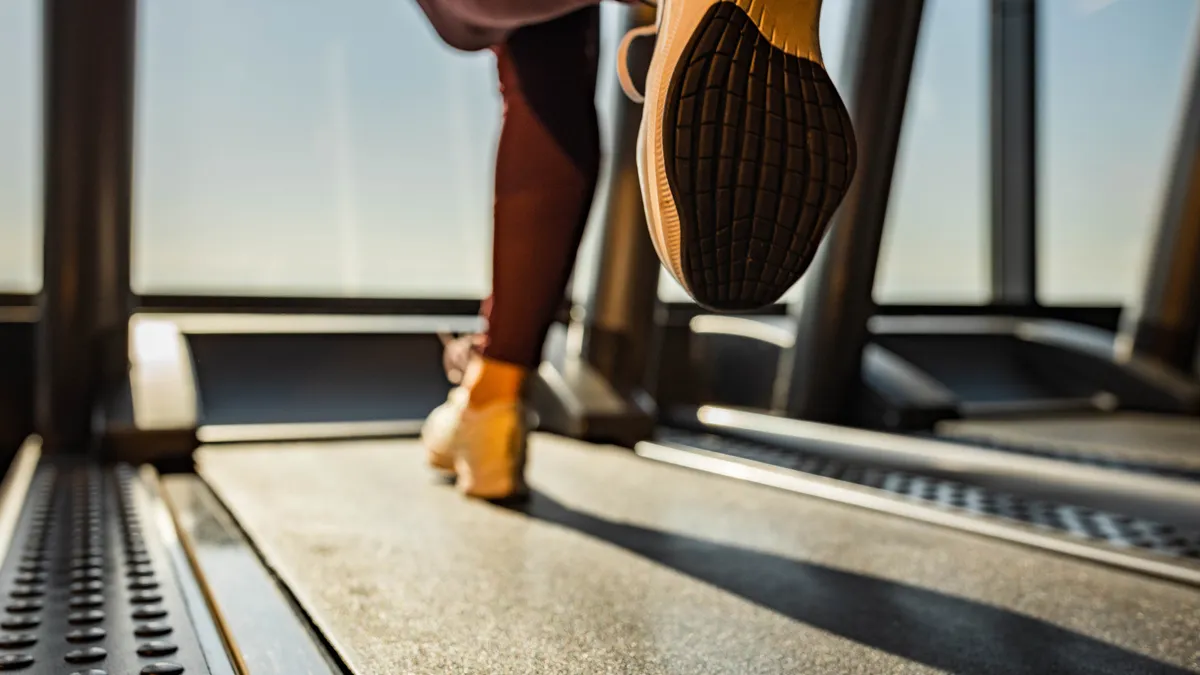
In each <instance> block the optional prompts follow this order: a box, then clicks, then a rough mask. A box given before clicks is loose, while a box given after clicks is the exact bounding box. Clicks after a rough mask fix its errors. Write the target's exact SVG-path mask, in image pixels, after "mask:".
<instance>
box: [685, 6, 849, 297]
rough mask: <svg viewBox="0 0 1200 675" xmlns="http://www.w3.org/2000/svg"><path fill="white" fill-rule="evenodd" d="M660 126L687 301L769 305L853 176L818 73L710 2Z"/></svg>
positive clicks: (741, 16)
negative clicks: (688, 294) (676, 217)
mask: <svg viewBox="0 0 1200 675" xmlns="http://www.w3.org/2000/svg"><path fill="white" fill-rule="evenodd" d="M663 127H664V128H663V145H664V148H663V149H664V155H665V157H666V167H665V169H666V175H667V182H668V184H669V185H670V187H671V191H672V193H673V196H674V197H675V202H676V207H677V208H678V211H679V216H680V218H679V220H680V233H679V234H680V247H681V255H682V263H683V264H682V267H683V274H684V276H685V282H686V284H687V286H688V289H689V290H690V291H691V293H692V296H693V297H694V298H695V299H696V301H697V302H699V303H700V304H701V305H705V306H707V307H709V308H712V309H719V310H726V311H737V310H747V309H754V308H758V307H762V306H764V305H767V304H770V303H773V302H775V301H777V300H778V299H779V298H780V297H781V296H782V295H783V294H784V293H785V292H787V290H788V289H789V288H791V287H792V286H793V285H795V283H796V282H797V281H798V280H799V279H800V276H801V275H803V274H804V272H805V270H807V269H808V266H809V265H810V264H811V263H812V259H813V257H814V255H815V254H816V250H817V246H818V244H819V243H820V241H821V238H822V237H823V235H824V234H825V231H826V230H827V229H828V227H829V221H830V219H831V218H832V217H833V213H834V212H835V211H836V210H837V207H838V205H839V204H841V201H842V198H843V197H844V196H845V194H846V190H847V188H848V187H849V185H850V181H851V179H852V178H853V176H854V169H855V164H856V149H855V140H854V132H853V129H852V128H851V126H850V116H849V114H848V113H847V112H846V108H845V106H844V105H843V104H842V101H841V98H840V97H839V96H838V94H837V91H836V90H835V89H834V86H833V82H832V81H831V80H830V79H829V74H828V73H826V72H825V69H824V68H823V67H822V66H821V65H820V64H818V63H815V62H813V61H810V60H808V59H804V58H800V57H797V56H792V55H790V54H787V53H785V52H784V51H782V50H780V49H779V48H777V47H774V46H773V45H771V43H770V42H769V41H768V39H767V38H766V37H765V36H764V35H763V34H762V33H761V32H760V31H759V29H758V27H757V26H756V25H755V24H754V21H753V20H751V19H750V17H749V16H748V15H747V14H746V12H745V11H743V10H742V9H741V8H740V7H738V6H737V5H735V4H733V3H731V2H721V3H718V4H716V5H713V7H711V8H710V9H709V11H708V13H707V14H706V15H705V17H704V19H703V20H702V21H701V23H700V25H699V26H698V28H697V29H696V31H695V33H694V34H693V35H692V37H691V39H690V41H689V42H688V44H687V45H686V47H685V48H684V50H683V53H682V54H681V57H680V60H679V63H678V64H677V65H676V68H675V72H674V73H673V76H672V78H671V83H670V87H669V89H668V91H667V100H666V108H665V110H664V115H663Z"/></svg>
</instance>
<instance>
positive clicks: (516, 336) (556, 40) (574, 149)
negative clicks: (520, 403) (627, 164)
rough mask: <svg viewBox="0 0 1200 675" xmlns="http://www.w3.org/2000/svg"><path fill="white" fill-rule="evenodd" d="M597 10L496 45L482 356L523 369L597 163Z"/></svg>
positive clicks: (556, 294) (544, 327) (552, 308)
mask: <svg viewBox="0 0 1200 675" xmlns="http://www.w3.org/2000/svg"><path fill="white" fill-rule="evenodd" d="M598 30H599V10H598V8H597V7H594V6H593V7H588V8H586V9H583V10H580V11H577V12H575V13H572V14H569V15H567V16H565V17H562V18H560V19H556V20H554V21H551V22H549V23H545V24H539V25H536V26H529V27H526V28H521V29H519V30H517V31H515V32H514V33H513V34H512V35H511V37H510V38H509V39H508V41H507V42H506V43H505V44H504V45H502V46H500V47H497V48H496V54H497V63H498V67H499V76H500V88H501V93H502V96H503V100H504V124H503V127H502V130H501V133H500V145H499V150H498V153H497V161H496V195H495V199H496V201H495V225H494V236H493V244H492V247H493V249H492V251H493V252H492V298H491V303H490V305H491V307H490V308H489V312H488V323H489V328H488V333H487V343H486V345H485V346H484V348H483V353H484V355H485V356H486V357H487V358H489V359H493V360H497V361H503V362H505V363H510V364H514V365H517V366H520V367H522V368H533V367H535V366H537V364H538V362H539V361H540V360H541V354H542V343H543V342H544V340H545V337H546V332H547V331H548V330H549V328H550V324H551V323H552V322H553V320H554V317H555V315H556V314H557V311H558V309H559V307H560V306H561V304H562V300H563V296H564V293H565V290H566V284H567V281H568V279H569V277H570V274H571V270H572V268H573V267H574V264H575V255H576V250H577V249H578V248H579V242H580V240H581V239H582V237H583V229H584V225H585V223H586V222H587V217H588V212H589V210H590V208H591V205H592V196H593V193H594V191H595V188H596V177H597V174H598V172H599V166H600V131H599V123H598V121H597V117H596V106H595V92H596V54H597V51H598V48H599V44H598V42H599V41H598Z"/></svg>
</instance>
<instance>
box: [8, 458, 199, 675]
mask: <svg viewBox="0 0 1200 675" xmlns="http://www.w3.org/2000/svg"><path fill="white" fill-rule="evenodd" d="M139 489H141V488H140V487H139V485H138V484H137V483H136V481H135V480H134V474H133V471H132V469H130V468H129V467H117V468H101V467H99V466H96V465H89V464H85V463H78V462H72V461H64V460H59V461H53V460H47V459H43V460H42V462H41V464H40V465H39V467H38V470H37V473H36V474H35V476H34V479H33V482H32V484H31V486H30V490H29V493H28V495H27V496H26V499H25V504H24V505H23V508H22V512H21V516H20V519H19V521H18V523H17V527H16V530H15V531H14V537H13V540H12V542H10V546H9V549H8V553H7V555H6V556H5V559H4V563H3V566H2V567H0V593H2V594H3V598H2V600H0V601H2V602H3V605H2V609H0V611H2V613H0V672H18V673H20V672H27V673H64V674H66V673H84V674H87V675H101V674H104V673H113V674H116V673H119V674H120V675H137V674H139V673H145V674H149V675H155V674H157V675H162V674H175V675H178V674H183V675H193V674H195V675H199V674H202V673H203V674H207V673H209V672H210V670H209V668H208V665H207V662H206V659H205V655H204V654H203V653H202V651H201V647H200V644H199V641H198V640H197V637H196V634H195V630H194V628H193V626H192V623H191V618H190V616H189V614H188V608H187V607H186V606H185V604H184V600H183V595H182V592H181V590H180V588H179V585H178V580H177V578H176V576H175V570H174V567H173V566H172V564H171V561H170V560H169V559H168V556H167V554H166V550H165V548H164V546H163V542H162V541H161V538H160V536H159V534H158V532H157V529H156V528H155V527H154V526H153V525H152V524H150V523H147V522H145V521H146V520H148V519H147V514H144V513H142V508H141V507H140V506H139V502H138V500H137V499H136V498H135V492H136V491H137V490H139Z"/></svg>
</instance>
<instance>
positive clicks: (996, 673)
mask: <svg viewBox="0 0 1200 675" xmlns="http://www.w3.org/2000/svg"><path fill="white" fill-rule="evenodd" d="M505 508H508V509H511V510H513V511H517V512H519V513H523V514H525V515H527V516H529V517H532V518H537V519H538V520H542V521H545V522H548V523H553V524H556V525H560V526H562V527H568V528H570V529H573V530H576V531H578V532H581V533H583V534H586V535H589V536H591V537H595V538H597V539H601V540H604V541H606V542H609V543H611V544H614V545H616V546H620V547H621V548H624V549H626V550H628V551H630V552H631V553H635V554H637V555H640V556H642V557H644V558H647V559H649V560H652V561H655V562H657V563H659V564H662V565H666V566H668V567H671V568H673V569H675V570H677V571H679V572H682V573H683V574H686V575H688V576H690V577H692V578H695V579H697V580H699V581H703V582H706V583H709V584H712V585H714V586H717V587H719V588H722V589H724V590H726V591H728V592H730V593H733V594H735V595H738V596H740V597H742V598H744V599H746V600H749V601H750V602H753V603H755V604H758V605H760V606H762V607H766V608H768V609H771V610H773V611H775V612H778V613H780V614H783V615H785V616H788V617H791V618H792V619H795V620H796V621H800V622H803V623H806V624H809V625H811V626H815V627H817V628H820V629H823V630H826V631H829V632H831V633H835V634H837V635H840V636H842V637H845V638H847V639H850V640H854V641H855V642H859V643H861V644H864V645H867V646H870V647H874V648H876V649H880V650H883V651H886V652H889V653H892V654H895V655H897V656H900V657H903V658H906V659H910V660H913V661H917V662H920V663H924V664H926V665H929V666H932V667H934V668H939V669H943V670H947V671H950V672H954V673H988V674H990V675H1009V674H1012V675H1017V674H1024V673H1033V672H1038V673H1062V674H1066V673H1112V674H1113V675H1117V674H1120V675H1133V674H1135V673H1137V674H1140V673H1163V674H1176V673H1178V674H1181V675H1182V674H1185V673H1189V672H1190V671H1187V670H1184V669H1181V668H1178V667H1176V666H1172V665H1169V664H1165V663H1163V662H1161V661H1157V660H1155V659H1152V658H1149V657H1147V656H1143V655H1141V654H1137V653H1135V652H1131V651H1129V650H1126V649H1122V648H1121V647H1117V646H1114V645H1111V644H1108V643H1105V642H1102V641H1100V640H1097V639H1095V638H1091V637H1088V636H1086V635H1081V634H1079V633H1076V632H1073V631H1070V630H1067V629H1065V628H1062V627H1059V626H1056V625H1054V624H1052V623H1049V622H1046V621H1042V620H1040V619H1035V618H1032V617H1028V616H1024V615H1022V614H1017V613H1015V612H1011V611H1008V610H1004V609H1000V608H997V607H993V606H990V605H985V604H982V603H978V602H974V601H971V600H966V599H963V598H956V597H953V596H950V595H946V594H943V593H939V592H937V591H931V590H927V589H923V588H918V587H915V586H908V585H905V584H900V583H896V582H893V581H886V580H883V579H878V578H875V577H869V576H863V575H859V574H853V573H850V572H843V571H840V570H835V569H832V568H830V567H825V566H823V565H817V564H813V563H806V562H800V561H797V560H792V559H789V558H783V557H780V556H775V555H771V554H769V553H761V552H758V551H752V550H748V549H744V548H739V547H736V546H729V545H727V544H720V543H716V542H711V541H704V540H700V539H694V538H691V537H687V536H681V535H678V534H671V533H666V532H661V531H657V530H651V529H647V528H644V527H639V526H636V525H628V524H624V523H617V522H613V521H609V520H604V519H602V518H597V517H595V516H592V515H589V514H587V513H583V512H581V511H575V510H572V509H569V508H567V507H565V506H563V505H562V504H560V503H558V502H557V501H555V500H554V499H553V498H551V497H548V496H547V495H545V494H543V493H540V492H536V491H535V492H533V494H531V495H530V498H529V499H528V500H527V501H526V502H524V503H522V504H508V505H505Z"/></svg>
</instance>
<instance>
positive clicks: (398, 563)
mask: <svg viewBox="0 0 1200 675" xmlns="http://www.w3.org/2000/svg"><path fill="white" fill-rule="evenodd" d="M531 455H532V464H531V472H530V482H531V485H532V487H533V489H534V490H535V494H534V497H533V499H532V500H531V502H530V503H529V504H528V505H527V506H525V507H522V508H520V509H513V508H505V507H500V506H493V505H490V504H484V503H479V502H474V501H470V500H466V499H464V498H462V497H460V496H459V495H458V494H457V493H456V492H455V491H454V490H453V489H452V488H451V487H450V486H448V485H446V484H445V483H444V482H442V481H440V480H439V479H438V478H436V477H435V476H434V475H433V474H431V472H430V471H429V470H427V469H426V467H425V466H424V454H423V452H422V450H421V448H420V446H419V445H418V444H416V443H414V442H400V441H388V442H380V441H360V442H344V443H341V442H340V443H309V444H287V445H265V444H264V445H254V446H223V447H213V448H207V449H203V450H202V451H201V452H200V453H199V454H198V462H199V464H200V469H201V472H202V475H203V476H204V477H205V479H206V480H207V481H208V482H209V484H210V485H211V486H212V487H213V489H214V490H215V491H216V493H217V494H218V495H219V496H220V497H221V498H222V499H223V500H224V502H225V503H226V505H227V506H228V507H229V508H230V510H231V511H232V512H233V513H234V515H235V516H236V517H237V518H238V520H239V521H240V523H241V525H242V526H243V527H244V528H245V530H246V531H247V533H248V534H249V535H250V537H251V538H252V539H253V540H254V541H255V543H256V545H257V546H258V547H259V548H260V551H261V552H262V554H263V556H264V557H265V558H266V560H267V562H268V563H269V564H270V565H271V566H272V567H274V568H275V571H276V572H277V573H278V574H279V575H280V577H281V578H282V580H283V581H284V582H286V583H287V584H288V586H289V587H290V589H291V591H292V592H293V593H294V594H295V596H296V598H297V600H298V601H299V602H300V603H301V604H302V605H303V606H304V608H305V609H306V610H307V612H308V613H309V615H310V616H311V617H312V619H313V621H314V622H315V623H316V624H317V627H318V628H319V629H321V630H322V631H323V632H324V633H325V634H326V637H327V639H328V640H329V642H330V643H331V644H332V645H333V646H334V647H335V649H336V650H337V651H338V652H339V654H340V656H341V657H342V658H343V659H344V660H345V661H346V662H347V664H348V665H349V666H350V667H351V669H352V670H353V671H354V672H357V673H385V672H386V673H444V672H471V673H474V672H488V673H526V672H555V673H576V672H578V673H584V672H586V673H606V672H612V673H628V672H637V673H739V674H744V673H799V672H803V673H882V672H887V673H923V672H939V671H951V672H972V673H1024V672H1056V673H1075V672H1079V673H1083V672H1087V673H1096V672H1099V673H1181V672H1200V591H1198V590H1197V589H1195V588H1191V587H1187V586H1183V585H1177V584H1173V583H1170V582H1166V581H1160V580H1157V579H1152V578H1148V577H1142V576H1138V575H1134V574H1128V573H1123V572H1120V571H1117V570H1114V569H1110V568H1107V567H1103V566H1099V565H1095V564H1092V563H1087V562H1083V561H1079V560H1075V559H1070V558H1066V557H1062V556H1058V555H1054V554H1050V553H1045V552H1041V551H1036V550H1032V549H1028V548H1024V547H1020V546H1016V545H1013V544H1008V543H1004V542H1000V541H995V540H990V539H985V538H981V537H976V536H972V535H968V534H964V533H961V532H957V531H953V530H949V529H944V528H939V527H935V526H932V525H927V524H923V523H918V522H913V521H909V520H905V519H902V518H898V517H890V516H881V515H878V514H873V513H869V512H866V511H862V510H859V509H855V508H853V507H849V506H844V505H840V504H834V503H831V502H826V501H823V500H818V499H811V498H806V497H800V496H797V495H793V494H787V493H784V492H781V491H775V490H772V489H769V488H764V487H761V486H756V485H751V484H747V483H742V482H740V481H735V480H730V479H725V478H721V477H717V476H711V475H706V474H701V473H697V472H692V471H688V470H686V469H681V468H678V467H674V466H669V465H665V464H658V463H654V462H649V461H645V460H642V459H640V458H638V457H636V456H634V455H633V454H631V453H629V452H627V451H624V450H618V449H611V448H603V447H594V446H586V445H582V444H579V443H575V442H572V441H566V440H563V439H559V438H554V437H549V436H544V435H539V436H535V439H534V441H533V447H532V450H531Z"/></svg>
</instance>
